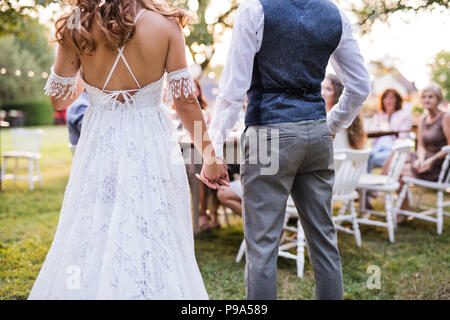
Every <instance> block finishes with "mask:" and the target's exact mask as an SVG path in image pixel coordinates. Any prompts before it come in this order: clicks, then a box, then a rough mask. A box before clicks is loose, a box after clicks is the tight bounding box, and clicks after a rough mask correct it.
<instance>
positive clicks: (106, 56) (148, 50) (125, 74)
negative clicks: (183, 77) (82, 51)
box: [52, 10, 187, 106]
mask: <svg viewBox="0 0 450 320" xmlns="http://www.w3.org/2000/svg"><path fill="white" fill-rule="evenodd" d="M138 11H139V10H138ZM91 32H92V35H93V36H94V38H95V40H96V41H97V49H96V51H95V52H94V54H93V55H91V56H88V55H81V56H78V55H77V51H76V49H75V48H74V47H73V46H72V45H70V44H68V45H60V46H59V49H58V54H57V58H56V62H55V66H54V70H55V72H56V74H58V75H60V76H63V77H73V76H75V75H76V74H77V72H78V71H79V69H80V67H81V69H82V71H83V76H84V80H85V81H86V82H87V83H88V84H90V85H92V86H94V87H97V88H99V89H102V88H103V85H104V83H105V81H106V79H107V77H108V74H109V72H110V70H111V68H112V66H113V64H114V61H115V60H116V58H117V55H118V52H117V50H110V49H108V48H107V47H106V39H105V36H104V35H103V33H102V32H101V31H100V28H99V26H98V24H96V23H94V24H93V26H92V30H91ZM123 54H124V56H125V57H126V60H127V62H128V64H129V65H130V68H131V70H132V71H133V74H134V76H135V77H136V80H137V81H138V83H139V84H140V86H141V87H143V86H145V85H147V84H149V83H152V82H155V81H157V80H159V79H161V77H162V76H163V74H164V70H165V69H166V70H167V71H168V72H170V71H174V70H178V69H182V68H185V67H186V66H187V63H186V51H185V42H184V37H183V34H182V31H181V28H180V25H179V24H178V22H177V21H176V20H175V19H173V18H167V17H164V16H163V15H161V14H158V13H156V12H152V11H150V10H144V12H143V13H142V15H141V16H140V17H139V19H138V20H137V22H136V31H135V34H134V36H133V38H132V39H131V40H130V41H129V42H128V43H127V44H126V45H125V49H124V52H123ZM82 87H83V83H82V81H81V79H79V83H78V89H82ZM105 89H107V90H131V89H137V85H136V82H135V81H134V79H133V77H132V75H131V74H130V72H129V71H128V69H127V67H126V66H125V63H124V61H123V60H122V59H119V62H118V64H117V67H116V68H115V70H114V72H113V74H112V76H111V79H110V80H109V82H108V85H107V87H106V88H105ZM81 91H82V90H77V94H76V95H74V96H73V97H72V98H71V99H66V100H64V102H63V101H56V99H52V100H55V101H52V104H53V105H55V106H56V105H58V104H61V103H63V104H64V106H67V105H69V104H71V103H72V102H73V101H74V100H75V99H76V98H77V97H78V95H79V94H80V93H81ZM58 100H60V99H58Z"/></svg>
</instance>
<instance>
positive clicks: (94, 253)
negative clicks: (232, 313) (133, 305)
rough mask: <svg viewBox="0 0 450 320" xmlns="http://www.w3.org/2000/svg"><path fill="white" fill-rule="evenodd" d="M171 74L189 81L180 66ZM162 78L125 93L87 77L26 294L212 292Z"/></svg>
mask: <svg viewBox="0 0 450 320" xmlns="http://www.w3.org/2000/svg"><path fill="white" fill-rule="evenodd" d="M172 76H173V77H172ZM172 76H171V75H169V79H170V78H172V80H173V81H175V80H174V79H175V78H177V79H178V80H180V79H182V81H183V84H182V86H181V87H182V88H183V89H182V90H184V88H187V89H186V90H192V89H190V88H189V87H188V83H189V81H190V80H189V77H190V75H188V73H186V71H182V72H181V71H180V72H177V73H176V74H173V75H172ZM53 79H57V81H59V80H58V79H59V78H58V77H57V76H56V75H55V76H54V77H53ZM49 81H52V82H54V80H50V79H49ZM59 83H61V81H59ZM68 84H72V82H66V83H65V85H68ZM163 87H164V81H163V78H162V79H161V80H160V81H157V82H155V83H153V84H150V85H147V86H145V87H142V89H139V91H138V92H137V93H136V94H134V95H133V96H132V99H130V101H129V102H125V103H121V102H118V101H114V100H113V99H111V96H110V97H109V98H108V97H107V96H108V94H107V93H106V92H104V91H102V90H99V89H97V88H95V87H92V86H90V85H89V84H86V90H87V92H88V94H89V100H90V103H91V104H90V106H89V107H88V109H87V110H86V113H85V115H84V119H83V126H82V130H81V136H80V140H79V142H78V145H77V150H76V152H75V155H74V159H73V163H72V168H71V172H70V177H69V181H68V184H67V187H66V190H65V193H64V200H63V204H62V209H61V212H60V220H59V223H58V227H57V230H56V234H55V238H54V241H53V243H52V246H51V248H50V251H49V253H48V254H47V257H46V259H45V262H44V264H43V266H42V269H41V271H40V273H39V276H38V278H37V280H36V282H35V284H34V286H33V288H32V291H31V293H30V296H29V299H163V300H165V299H207V298H208V295H207V293H206V289H205V286H204V284H203V280H202V277H201V274H200V271H199V268H198V265H197V262H196V259H195V252H194V239H193V232H192V216H191V210H190V208H191V205H190V201H191V199H190V192H189V184H188V179H187V174H186V169H185V165H184V161H183V157H182V154H181V150H180V146H179V144H178V141H177V139H174V138H173V136H172V126H171V123H170V120H169V116H168V113H167V112H166V109H165V108H164V107H163V105H162V103H161V101H162V93H163ZM56 91H58V90H56ZM56 91H55V92H56ZM60 91H61V89H60V90H59V93H58V94H60ZM183 94H184V93H183ZM113 105H114V106H113Z"/></svg>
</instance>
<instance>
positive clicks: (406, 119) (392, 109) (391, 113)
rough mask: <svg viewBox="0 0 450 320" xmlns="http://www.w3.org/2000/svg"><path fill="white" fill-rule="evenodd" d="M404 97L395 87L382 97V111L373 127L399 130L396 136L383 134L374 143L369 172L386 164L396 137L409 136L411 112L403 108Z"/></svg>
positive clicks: (385, 92) (375, 117)
mask: <svg viewBox="0 0 450 320" xmlns="http://www.w3.org/2000/svg"><path fill="white" fill-rule="evenodd" d="M402 106H403V98H402V96H401V95H400V94H399V93H398V92H397V90H395V89H387V90H385V91H384V92H383V94H382V95H381V98H380V111H379V112H378V113H377V114H376V115H375V116H374V117H373V123H372V125H371V126H372V127H375V128H376V129H377V130H386V131H398V132H400V133H399V135H398V137H396V136H382V137H380V138H377V139H376V140H375V141H373V143H372V152H371V154H370V157H369V164H368V172H371V171H372V170H373V169H374V168H381V167H383V166H384V164H385V162H386V160H387V159H388V158H389V156H390V155H391V152H392V146H393V145H394V142H395V140H396V139H398V138H400V139H405V138H406V139H407V138H409V131H411V127H412V123H411V114H409V113H408V112H406V111H404V110H403V109H402Z"/></svg>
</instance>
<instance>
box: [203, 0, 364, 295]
mask: <svg viewBox="0 0 450 320" xmlns="http://www.w3.org/2000/svg"><path fill="white" fill-rule="evenodd" d="M330 58H331V64H332V66H333V68H334V70H335V72H336V73H337V75H338V76H339V77H340V78H341V79H342V80H343V82H344V85H345V90H344V92H343V95H342V97H341V99H340V100H339V103H338V104H337V105H336V106H335V107H334V108H333V109H332V111H331V112H330V113H329V114H328V117H327V114H326V110H325V103H324V100H323V98H322V96H321V82H322V81H323V79H324V77H325V69H326V67H327V64H328V62H329V60H330ZM369 81H370V80H369V76H368V73H367V71H366V69H365V67H364V61H363V58H362V57H361V54H360V51H359V47H358V44H357V42H356V41H355V39H354V38H353V36H352V28H351V25H350V22H349V20H348V18H347V17H346V16H345V15H344V14H343V13H342V12H341V11H340V10H339V9H338V8H337V7H336V5H335V4H333V3H332V2H331V1H329V0H277V1H274V0H245V1H244V2H243V3H242V4H241V6H240V8H239V9H238V13H237V18H236V20H235V23H234V30H233V36H232V41H231V47H230V50H229V53H228V59H227V64H226V66H225V69H224V71H223V74H222V78H221V80H220V84H219V92H220V93H219V96H218V98H217V101H216V114H215V117H214V119H213V121H212V125H211V136H212V141H213V145H214V149H215V150H216V155H217V156H221V155H223V141H224V139H225V138H226V133H227V131H228V130H230V129H232V128H233V127H234V125H235V123H236V119H237V115H238V113H239V111H240V109H241V108H242V105H243V104H244V100H245V95H246V94H247V95H248V107H247V111H246V118H245V123H246V129H245V131H244V133H243V135H242V138H241V143H242V149H243V158H242V160H241V182H242V189H243V221H244V234H245V242H246V259H247V263H246V268H245V282H246V289H247V298H248V299H276V298H277V267H276V264H277V257H278V246H279V241H280V235H281V231H282V226H283V220H284V216H285V212H286V201H287V199H288V197H289V195H291V196H292V199H293V200H294V202H295V205H296V207H297V210H298V212H299V214H300V220H301V223H302V226H303V228H304V230H305V235H306V239H307V242H308V252H309V254H310V260H311V262H312V266H313V270H314V279H315V293H316V298H317V299H342V298H343V285H342V270H341V261H340V256H339V251H338V247H337V239H336V229H335V227H334V224H333V221H332V218H331V201H332V187H333V183H334V168H333V140H332V135H334V134H335V133H336V132H337V131H338V130H339V129H341V128H346V127H348V126H349V125H350V124H351V123H352V121H353V119H354V118H355V117H356V116H357V114H358V112H359V110H360V109H361V106H362V103H363V102H364V101H365V99H366V98H367V96H368V94H369V86H370V83H369ZM327 118H328V119H327ZM255 137H256V139H255ZM257 142H258V143H257ZM261 151H262V152H261ZM266 151H267V153H268V154H270V161H269V163H268V162H267V161H266V160H267V159H262V158H261V154H264V153H265V152H266ZM255 159H256V161H255ZM263 160H264V161H263ZM274 168H275V170H274ZM203 178H204V179H207V178H208V177H205V176H204V175H203ZM210 182H213V181H210Z"/></svg>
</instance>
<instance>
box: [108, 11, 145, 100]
mask: <svg viewBox="0 0 450 320" xmlns="http://www.w3.org/2000/svg"><path fill="white" fill-rule="evenodd" d="M144 11H145V9H141V10H140V11H139V12H138V14H137V15H136V18H134V24H136V22H137V21H138V19H139V18H140V16H141V15H142V14H143V13H144ZM124 49H125V46H123V47H121V48H117V51H118V54H117V57H116V60H115V61H114V64H113V66H112V68H111V71H110V72H109V75H108V77H107V78H106V81H105V84H104V85H103V91H106V92H108V91H109V90H105V88H106V86H107V85H108V83H109V80H111V77H112V75H113V73H114V70H115V69H116V67H117V64H118V63H119V60H120V59H122V61H123V63H124V64H125V66H126V67H127V69H128V71H129V72H130V74H131V76H132V77H133V79H134V82H136V84H137V86H138V88H139V89H141V86H140V85H139V82H138V81H137V79H136V77H135V76H134V73H133V71H132V70H131V67H130V65H129V64H128V62H127V59H125V56H124V55H123V50H124ZM139 89H131V90H120V91H124V92H132V91H138V90H139Z"/></svg>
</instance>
